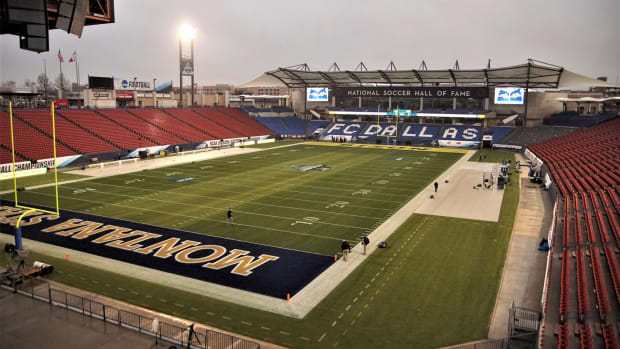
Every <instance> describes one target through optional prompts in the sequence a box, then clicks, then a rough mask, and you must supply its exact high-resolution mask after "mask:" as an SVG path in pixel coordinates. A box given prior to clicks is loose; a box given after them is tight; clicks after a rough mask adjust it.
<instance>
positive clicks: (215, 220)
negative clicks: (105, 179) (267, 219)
mask: <svg viewBox="0 0 620 349" xmlns="http://www.w3.org/2000/svg"><path fill="white" fill-rule="evenodd" d="M39 194H40V195H44V196H54V197H55V195H51V194H46V193H39ZM59 197H62V198H66V199H72V200H79V201H84V202H90V203H97V204H100V203H101V202H99V201H93V200H86V199H80V198H76V197H70V196H62V195H60V196H59ZM104 206H117V207H122V208H128V209H132V210H141V211H148V212H155V213H160V214H165V215H172V216H179V217H186V218H187V217H194V216H188V215H183V214H180V213H174V212H168V211H158V210H151V209H148V208H143V207H135V206H125V205H119V204H114V203H106V204H104ZM196 218H199V219H200V217H196ZM124 220H126V219H124ZM202 220H205V221H211V222H218V223H224V224H226V221H220V220H217V219H208V218H202ZM134 223H138V222H134ZM235 225H237V226H242V227H249V228H256V229H264V230H271V231H279V232H282V233H289V234H295V235H303V236H309V237H316V238H321V239H327V240H335V241H342V239H340V238H334V237H330V236H323V235H315V234H306V233H299V232H294V231H290V230H282V229H275V228H267V227H259V226H256V225H251V224H241V223H235Z"/></svg>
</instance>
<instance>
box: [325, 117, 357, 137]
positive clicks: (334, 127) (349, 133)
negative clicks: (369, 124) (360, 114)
mask: <svg viewBox="0 0 620 349" xmlns="http://www.w3.org/2000/svg"><path fill="white" fill-rule="evenodd" d="M365 127H366V123H365V122H362V121H336V122H334V123H332V124H331V125H329V126H328V127H327V129H326V130H325V132H323V137H321V140H330V139H331V137H332V136H345V137H355V136H357V135H358V133H359V132H360V131H361V130H363V129H364V128H365Z"/></svg>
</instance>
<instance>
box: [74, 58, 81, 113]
mask: <svg viewBox="0 0 620 349" xmlns="http://www.w3.org/2000/svg"><path fill="white" fill-rule="evenodd" d="M75 66H76V68H77V83H78V107H80V108H81V107H82V102H81V101H80V96H81V95H82V92H80V63H79V62H78V60H77V56H76V59H75Z"/></svg>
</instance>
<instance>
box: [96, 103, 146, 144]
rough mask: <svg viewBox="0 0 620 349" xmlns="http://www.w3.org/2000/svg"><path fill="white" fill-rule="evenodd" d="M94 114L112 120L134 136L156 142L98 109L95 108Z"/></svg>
mask: <svg viewBox="0 0 620 349" xmlns="http://www.w3.org/2000/svg"><path fill="white" fill-rule="evenodd" d="M95 114H97V115H99V116H101V117H102V118H104V119H106V120H108V121H110V122H112V123H113V124H115V125H117V126H119V127H122V128H124V129H125V130H127V131H129V132H131V133H133V134H135V135H136V136H138V137H142V138H144V139H146V140H148V141H149V142H152V143H153V144H157V142H155V141H154V140H152V139H151V138H149V137H147V136H145V135H143V134H141V133H139V132H138V131H136V130H134V129H131V128H129V127H125V126H124V125H123V124H121V123H118V122H116V121H115V120H114V119H111V118H109V117H107V116H105V115H104V114H102V113H100V112H99V111H97V110H95Z"/></svg>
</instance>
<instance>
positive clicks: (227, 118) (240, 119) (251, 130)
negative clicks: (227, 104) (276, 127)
mask: <svg viewBox="0 0 620 349" xmlns="http://www.w3.org/2000/svg"><path fill="white" fill-rule="evenodd" d="M194 111H196V112H197V113H198V114H200V115H202V116H203V117H205V118H207V119H209V120H211V121H213V122H215V123H217V124H219V125H221V126H223V127H225V128H228V129H229V130H231V131H233V132H235V133H236V134H237V135H238V136H237V137H252V136H264V135H272V134H273V132H272V131H271V130H269V129H268V128H266V127H264V126H263V125H261V124H260V123H258V122H257V121H255V120H254V119H252V118H250V117H248V116H247V115H245V114H243V112H241V111H240V110H239V109H232V108H217V109H215V108H213V109H209V108H201V109H194Z"/></svg>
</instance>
